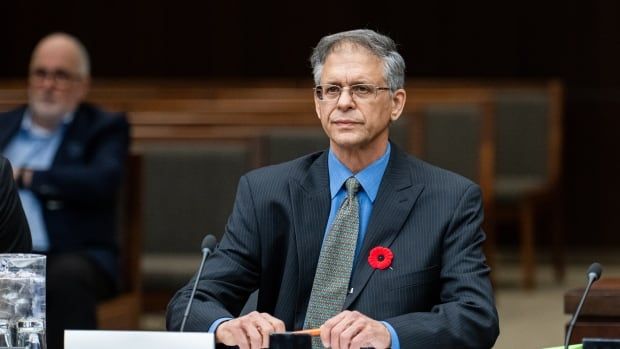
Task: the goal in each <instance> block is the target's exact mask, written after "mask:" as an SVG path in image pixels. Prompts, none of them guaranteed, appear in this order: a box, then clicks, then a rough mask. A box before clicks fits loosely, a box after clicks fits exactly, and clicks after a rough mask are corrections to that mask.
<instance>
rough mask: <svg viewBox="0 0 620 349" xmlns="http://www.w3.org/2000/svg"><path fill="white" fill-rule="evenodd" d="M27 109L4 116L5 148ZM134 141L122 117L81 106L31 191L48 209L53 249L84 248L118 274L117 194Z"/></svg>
mask: <svg viewBox="0 0 620 349" xmlns="http://www.w3.org/2000/svg"><path fill="white" fill-rule="evenodd" d="M24 111H25V107H22V108H19V109H17V110H13V111H10V112H7V113H4V114H0V149H4V148H6V146H7V144H8V143H9V142H10V141H11V139H12V138H13V137H14V136H15V134H16V133H17V132H18V131H19V129H20V127H21V122H22V119H23V117H24ZM128 145H129V124H128V123H127V120H126V118H125V117H124V116H123V115H119V114H111V113H106V112H103V111H102V110H99V109H97V108H95V107H93V106H91V105H88V104H81V105H80V106H79V107H78V109H77V110H76V111H75V114H74V118H73V121H71V123H70V124H69V125H68V128H67V130H66V132H65V135H64V137H63V140H62V142H61V144H60V146H59V148H58V151H57V153H56V155H55V157H54V160H53V162H52V165H51V168H50V169H49V170H46V171H36V172H35V173H34V176H33V180H32V187H31V190H32V191H33V192H34V193H35V194H36V195H37V197H38V198H39V199H40V201H41V205H42V207H43V219H44V221H45V226H46V228H47V232H48V235H49V238H50V248H51V250H50V253H57V252H65V251H67V252H75V251H85V252H86V253H88V254H89V255H91V256H92V257H93V259H94V260H95V261H96V262H97V263H99V265H100V266H101V267H102V268H104V270H105V271H107V272H108V273H110V276H112V277H115V276H116V275H115V274H116V273H117V270H116V269H117V258H116V256H115V255H116V250H117V244H116V241H117V240H116V235H115V232H116V231H117V230H118V229H117V225H118V224H117V220H116V213H117V212H116V211H117V208H116V207H117V205H116V203H117V195H118V189H119V188H120V183H121V179H122V176H123V170H124V167H125V161H126V158H127V152H128Z"/></svg>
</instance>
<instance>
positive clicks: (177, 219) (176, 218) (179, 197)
mask: <svg viewBox="0 0 620 349" xmlns="http://www.w3.org/2000/svg"><path fill="white" fill-rule="evenodd" d="M143 154H144V155H143V156H144V173H145V175H144V187H145V193H144V194H145V195H144V198H145V200H144V206H143V215H144V218H145V226H144V230H145V236H146V238H145V241H144V243H145V244H144V249H145V252H146V253H160V254H161V253H164V254H165V253H172V254H174V253H181V254H183V253H190V254H192V255H199V252H200V243H201V241H202V239H203V237H204V236H205V235H206V234H207V233H211V234H214V235H215V236H216V237H217V238H218V240H219V239H220V238H221V237H222V233H223V231H224V227H225V225H226V222H227V220H228V216H229V215H230V212H231V210H232V205H233V201H234V198H235V193H236V189H237V184H238V181H239V178H240V177H241V175H242V174H243V173H245V172H247V171H248V170H249V169H250V163H251V161H250V159H251V157H252V156H251V154H250V148H249V147H248V146H247V145H245V144H234V143H231V144H197V143H190V144H179V143H176V144H172V143H170V144H154V145H149V146H148V147H145V148H144V150H143Z"/></svg>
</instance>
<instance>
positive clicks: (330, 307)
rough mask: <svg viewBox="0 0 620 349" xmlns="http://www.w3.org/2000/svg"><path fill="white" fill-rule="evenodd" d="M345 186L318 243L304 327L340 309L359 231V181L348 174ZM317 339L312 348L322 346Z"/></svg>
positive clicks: (310, 326)
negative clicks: (340, 203)
mask: <svg viewBox="0 0 620 349" xmlns="http://www.w3.org/2000/svg"><path fill="white" fill-rule="evenodd" d="M345 186H346V188H347V198H346V199H345V200H344V202H343V203H342V205H341V206H340V208H339V209H338V213H336V218H335V219H334V222H333V224H332V227H331V230H330V231H329V233H328V234H327V237H326V238H325V241H323V246H322V247H321V255H320V256H319V263H318V265H317V268H316V274H315V275H314V283H313V284H312V292H311V293H310V302H309V303H308V310H307V312H306V319H305V322H304V328H307V329H308V328H318V327H320V326H321V325H322V324H323V323H324V322H325V321H326V320H328V319H330V318H331V317H333V316H334V315H336V314H338V313H340V312H341V311H342V306H343V304H344V299H345V297H346V295H347V290H348V288H349V280H350V278H351V269H352V267H353V257H354V254H355V245H356V244H357V234H358V232H359V203H358V201H357V196H356V194H357V191H358V189H359V182H358V181H357V179H355V177H349V179H347V181H346V183H345ZM317 339H318V338H317ZM320 343H321V342H320V340H318V341H317V340H313V348H317V344H318V347H321V348H322V346H321V345H320Z"/></svg>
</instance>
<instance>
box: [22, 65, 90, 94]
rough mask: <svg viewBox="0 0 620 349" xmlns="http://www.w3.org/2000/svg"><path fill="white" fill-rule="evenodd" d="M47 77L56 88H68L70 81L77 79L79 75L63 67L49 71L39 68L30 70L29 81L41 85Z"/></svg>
mask: <svg viewBox="0 0 620 349" xmlns="http://www.w3.org/2000/svg"><path fill="white" fill-rule="evenodd" d="M47 79H50V80H51V81H52V82H53V83H54V86H55V87H56V88H57V89H60V90H64V89H67V88H69V87H70V86H71V83H72V82H74V81H79V80H80V77H79V76H77V75H75V74H72V73H70V72H68V71H66V70H64V69H58V70H53V71H49V70H45V69H41V68H39V69H34V70H32V71H31V72H30V81H31V83H32V84H34V85H37V86H42V85H43V84H44V83H45V81H46V80H47Z"/></svg>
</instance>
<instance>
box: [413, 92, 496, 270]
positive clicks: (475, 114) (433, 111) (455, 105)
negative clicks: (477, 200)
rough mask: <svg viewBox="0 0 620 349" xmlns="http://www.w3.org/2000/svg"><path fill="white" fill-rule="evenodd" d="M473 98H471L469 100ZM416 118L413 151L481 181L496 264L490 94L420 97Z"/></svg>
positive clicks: (489, 249)
mask: <svg viewBox="0 0 620 349" xmlns="http://www.w3.org/2000/svg"><path fill="white" fill-rule="evenodd" d="M467 100H469V101H467ZM415 104H416V105H415V111H413V113H411V115H408V116H409V117H411V118H412V121H411V123H412V126H411V127H412V132H413V139H412V140H411V143H412V148H413V153H414V154H415V155H417V156H418V157H419V158H421V159H424V160H425V161H427V162H429V163H431V164H434V165H436V166H439V167H442V168H444V169H447V170H450V171H453V172H456V173H458V174H460V175H462V176H464V177H467V178H469V179H471V180H472V181H473V182H476V183H478V184H479V185H480V188H481V190H482V201H483V205H484V210H485V221H484V225H483V227H484V230H485V232H486V235H487V240H486V242H485V246H484V248H485V254H486V257H487V263H488V264H489V265H490V266H492V267H494V266H495V255H496V246H495V244H496V242H495V232H494V229H493V222H494V204H493V177H494V168H493V162H494V143H493V142H494V133H493V120H494V118H493V112H492V107H491V101H490V99H489V98H488V97H485V96H482V97H475V98H465V99H464V100H462V101H459V102H454V101H448V100H446V101H441V100H437V99H434V100H432V101H424V100H418V101H416V102H415Z"/></svg>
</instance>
